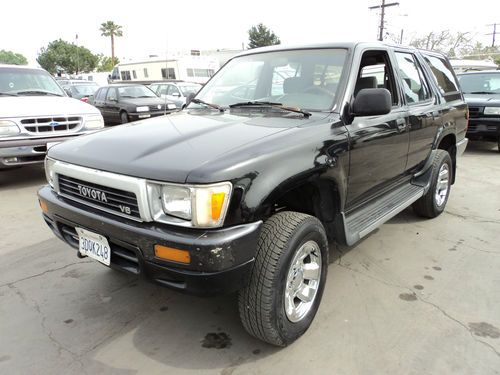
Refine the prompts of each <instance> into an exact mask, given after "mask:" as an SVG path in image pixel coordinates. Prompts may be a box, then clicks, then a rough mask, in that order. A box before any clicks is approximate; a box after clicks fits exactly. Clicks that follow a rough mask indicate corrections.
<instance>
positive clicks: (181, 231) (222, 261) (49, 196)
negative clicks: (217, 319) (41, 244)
mask: <svg viewBox="0 0 500 375" xmlns="http://www.w3.org/2000/svg"><path fill="white" fill-rule="evenodd" d="M38 196H39V198H40V199H41V200H43V201H44V202H45V203H46V205H47V207H48V212H47V213H44V214H43V217H44V219H45V221H46V223H47V224H48V225H49V227H50V228H51V229H52V231H53V232H54V233H55V235H56V236H57V237H59V238H60V239H62V240H63V241H65V242H66V243H68V244H69V245H70V246H72V247H73V248H75V249H78V238H77V236H76V231H75V227H81V228H85V229H87V230H90V231H92V232H96V233H99V234H101V235H104V236H105V237H106V238H107V239H108V242H109V245H110V247H111V265H110V267H111V268H114V269H118V270H122V271H126V272H129V273H133V274H136V275H138V276H141V277H144V278H146V279H148V280H150V281H153V282H155V283H158V284H161V285H163V286H166V287H169V288H172V289H176V290H178V291H182V292H187V293H191V294H197V295H216V294H223V293H230V292H233V291H236V290H239V289H241V287H242V286H243V285H244V282H245V280H246V277H247V274H248V272H249V271H250V269H251V267H252V264H253V261H254V256H255V251H256V248H257V240H258V237H259V234H260V227H261V222H256V223H251V224H244V225H238V226H234V227H230V228H222V229H215V230H202V229H190V228H179V227H172V226H167V225H160V224H156V223H137V222H132V221H130V220H128V219H125V218H120V217H116V216H114V215H111V214H109V215H108V214H106V213H103V212H102V211H98V210H94V209H92V208H89V207H86V206H83V205H79V204H77V203H75V202H72V201H69V200H67V199H65V198H62V197H60V196H58V195H56V194H55V193H54V192H53V190H52V189H50V188H49V187H48V186H45V187H43V188H41V189H40V190H39V192H38ZM156 244H160V245H164V246H169V247H173V248H176V249H182V250H187V251H189V253H190V258H191V262H190V264H188V265H184V264H180V263H176V262H170V261H165V260H161V259H158V258H156V257H155V255H154V245H156Z"/></svg>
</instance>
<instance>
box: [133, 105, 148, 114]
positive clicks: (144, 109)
mask: <svg viewBox="0 0 500 375" xmlns="http://www.w3.org/2000/svg"><path fill="white" fill-rule="evenodd" d="M135 111H136V112H147V111H149V107H148V106H145V105H144V106H142V107H137V108H136V109H135Z"/></svg>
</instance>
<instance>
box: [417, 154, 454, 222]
mask: <svg viewBox="0 0 500 375" xmlns="http://www.w3.org/2000/svg"><path fill="white" fill-rule="evenodd" d="M431 168H432V172H431V186H430V188H429V191H428V192H427V193H426V194H425V195H424V196H423V197H422V198H420V199H419V200H418V201H416V202H415V203H413V211H415V213H416V214H417V215H419V216H423V217H427V218H433V217H436V216H439V215H440V214H441V213H442V212H443V211H444V208H445V206H446V202H448V197H449V196H450V189H451V180H452V177H453V176H452V173H453V167H452V161H451V158H450V154H448V152H447V151H445V150H437V154H436V156H435V158H434V162H433V163H432V167H431Z"/></svg>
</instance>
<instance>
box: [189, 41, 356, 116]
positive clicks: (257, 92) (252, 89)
mask: <svg viewBox="0 0 500 375" xmlns="http://www.w3.org/2000/svg"><path fill="white" fill-rule="evenodd" d="M346 52H347V51H346V50H345V49H312V50H310V49H308V50H291V51H290V50H289V51H278V52H267V53H258V54H255V55H247V56H241V57H237V58H235V59H233V60H231V61H230V62H229V63H228V64H227V65H225V66H224V67H223V68H222V69H221V70H220V71H219V72H218V73H217V75H215V76H214V77H213V78H212V80H211V81H209V82H208V83H207V84H206V85H205V86H204V87H203V88H202V89H201V90H200V92H199V94H198V95H197V99H201V100H203V101H205V102H208V103H213V104H218V105H220V106H230V105H232V104H236V103H241V102H254V101H258V102H274V103H281V104H283V105H285V106H290V107H297V108H301V109H305V110H308V111H326V110H331V109H332V107H333V103H334V100H335V95H336V93H337V87H338V85H339V81H340V77H341V75H342V71H343V67H344V62H345V58H346ZM192 106H193V107H194V106H195V105H194V104H193V105H192Z"/></svg>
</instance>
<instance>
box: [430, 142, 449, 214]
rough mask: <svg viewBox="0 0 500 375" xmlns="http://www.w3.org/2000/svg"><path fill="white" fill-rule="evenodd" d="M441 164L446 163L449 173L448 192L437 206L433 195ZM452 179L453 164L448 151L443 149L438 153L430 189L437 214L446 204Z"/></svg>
mask: <svg viewBox="0 0 500 375" xmlns="http://www.w3.org/2000/svg"><path fill="white" fill-rule="evenodd" d="M443 164H447V165H448V174H449V175H448V192H447V193H446V199H445V200H444V202H443V204H442V205H441V206H438V204H437V203H436V197H435V195H436V186H437V183H438V178H439V171H440V170H441V166H442V165H443ZM452 179H453V164H452V162H451V157H450V154H448V152H446V151H445V152H443V153H442V154H441V155H440V160H439V163H438V164H437V166H436V169H435V170H434V177H433V179H432V184H431V189H430V192H431V194H432V206H433V208H434V211H435V212H436V214H438V215H439V214H440V213H441V212H443V211H444V209H445V207H446V204H447V203H448V198H449V197H450V191H451V181H452Z"/></svg>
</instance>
